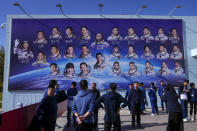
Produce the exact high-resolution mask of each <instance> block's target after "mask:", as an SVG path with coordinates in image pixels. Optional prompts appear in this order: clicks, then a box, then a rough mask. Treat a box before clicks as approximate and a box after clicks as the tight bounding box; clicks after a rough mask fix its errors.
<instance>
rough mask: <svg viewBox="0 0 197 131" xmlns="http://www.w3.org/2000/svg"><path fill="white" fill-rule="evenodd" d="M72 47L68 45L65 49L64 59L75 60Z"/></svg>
mask: <svg viewBox="0 0 197 131" xmlns="http://www.w3.org/2000/svg"><path fill="white" fill-rule="evenodd" d="M75 57H76V56H75V53H74V47H73V46H72V45H68V46H67V47H66V50H65V53H64V58H75Z"/></svg>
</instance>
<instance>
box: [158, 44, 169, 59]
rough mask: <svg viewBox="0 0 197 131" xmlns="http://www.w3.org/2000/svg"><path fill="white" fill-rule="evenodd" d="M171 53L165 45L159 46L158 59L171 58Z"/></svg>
mask: <svg viewBox="0 0 197 131" xmlns="http://www.w3.org/2000/svg"><path fill="white" fill-rule="evenodd" d="M169 57H170V55H169V54H168V52H167V50H166V48H165V46H164V45H160V46H159V53H158V54H157V59H159V60H164V59H169Z"/></svg>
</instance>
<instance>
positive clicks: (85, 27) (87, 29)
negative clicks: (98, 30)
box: [80, 26, 88, 31]
mask: <svg viewBox="0 0 197 131" xmlns="http://www.w3.org/2000/svg"><path fill="white" fill-rule="evenodd" d="M83 28H85V29H86V30H88V28H87V27H86V26H82V27H81V29H80V31H81V30H82V29H83Z"/></svg>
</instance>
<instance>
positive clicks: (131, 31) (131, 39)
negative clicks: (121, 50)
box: [124, 27, 139, 44]
mask: <svg viewBox="0 0 197 131" xmlns="http://www.w3.org/2000/svg"><path fill="white" fill-rule="evenodd" d="M124 40H126V41H128V44H134V42H135V41H137V40H139V37H138V36H137V35H136V33H135V31H134V28H132V27H130V28H128V35H127V36H125V37H124Z"/></svg>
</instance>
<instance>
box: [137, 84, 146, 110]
mask: <svg viewBox="0 0 197 131" xmlns="http://www.w3.org/2000/svg"><path fill="white" fill-rule="evenodd" d="M139 89H140V90H141V91H142V99H141V100H142V102H141V113H143V111H144V110H145V104H146V90H145V89H144V87H141V86H140V87H139Z"/></svg>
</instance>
